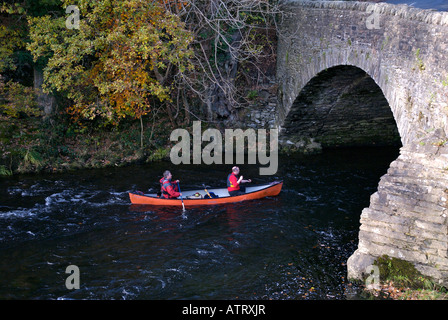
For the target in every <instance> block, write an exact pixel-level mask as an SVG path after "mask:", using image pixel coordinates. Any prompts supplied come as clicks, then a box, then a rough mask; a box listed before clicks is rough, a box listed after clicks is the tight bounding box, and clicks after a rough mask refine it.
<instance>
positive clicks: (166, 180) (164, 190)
mask: <svg viewBox="0 0 448 320" xmlns="http://www.w3.org/2000/svg"><path fill="white" fill-rule="evenodd" d="M172 177H173V176H172V174H171V172H169V171H168V170H166V171H165V172H164V173H163V178H162V179H160V192H161V196H160V197H162V198H166V199H176V198H177V197H179V196H181V195H182V193H180V192H179V189H178V183H179V180H176V181H173V183H174V185H173V183H172V182H171V179H172Z"/></svg>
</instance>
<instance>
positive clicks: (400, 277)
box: [365, 255, 448, 300]
mask: <svg viewBox="0 0 448 320" xmlns="http://www.w3.org/2000/svg"><path fill="white" fill-rule="evenodd" d="M373 264H374V265H376V266H378V268H379V274H380V287H379V289H369V290H367V289H365V293H366V294H367V299H393V300H448V290H447V288H445V287H443V286H440V285H439V284H437V283H435V282H434V281H433V280H432V279H430V278H428V277H425V276H423V275H422V274H421V273H420V272H419V271H418V270H417V269H416V268H415V266H414V265H413V264H412V263H410V262H408V261H404V260H401V259H397V258H393V257H392V258H391V257H389V256H387V255H383V256H381V257H379V258H377V259H376V260H375V261H374V263H373Z"/></svg>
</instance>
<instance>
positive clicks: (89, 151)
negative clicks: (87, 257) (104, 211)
mask: <svg viewBox="0 0 448 320" xmlns="http://www.w3.org/2000/svg"><path fill="white" fill-rule="evenodd" d="M163 124H164V121H163V119H162V120H161V121H160V124H159V125H156V126H152V125H149V124H148V127H147V128H145V131H144V137H143V138H144V141H145V145H144V147H143V148H142V147H141V127H140V123H139V122H137V121H128V122H123V124H121V125H120V126H119V127H113V128H101V129H94V128H89V127H81V126H77V125H74V124H72V123H70V122H69V121H67V120H65V119H56V120H53V121H51V122H49V121H47V122H45V121H43V120H42V119H41V118H33V117H28V118H22V119H17V118H6V117H0V128H1V129H0V154H1V157H0V175H3V176H7V175H12V174H15V173H29V172H62V171H70V170H77V169H81V168H103V167H109V166H124V165H128V164H130V163H137V162H145V161H147V162H151V161H157V160H161V159H163V158H164V157H167V155H169V153H168V152H167V151H166V150H168V148H169V143H170V142H169V136H168V135H169V130H166V128H164V126H163Z"/></svg>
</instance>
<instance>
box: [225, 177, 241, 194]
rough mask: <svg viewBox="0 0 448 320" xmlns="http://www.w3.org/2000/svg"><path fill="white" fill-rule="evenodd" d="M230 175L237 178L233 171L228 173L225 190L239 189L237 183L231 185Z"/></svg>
mask: <svg viewBox="0 0 448 320" xmlns="http://www.w3.org/2000/svg"><path fill="white" fill-rule="evenodd" d="M231 176H234V177H235V180H238V179H237V178H236V176H235V175H234V174H233V173H231V174H229V175H228V176H227V190H228V191H236V190H240V186H239V185H238V184H236V185H233V183H232V181H230V177H231Z"/></svg>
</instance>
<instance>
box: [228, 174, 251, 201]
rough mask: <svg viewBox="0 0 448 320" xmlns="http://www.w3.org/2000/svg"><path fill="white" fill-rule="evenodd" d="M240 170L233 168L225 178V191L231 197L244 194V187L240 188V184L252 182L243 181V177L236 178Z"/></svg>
mask: <svg viewBox="0 0 448 320" xmlns="http://www.w3.org/2000/svg"><path fill="white" fill-rule="evenodd" d="M239 173H240V168H238V167H233V168H232V173H231V174H229V175H228V176H227V191H228V192H229V195H231V196H239V195H241V194H245V193H246V187H245V186H240V184H241V183H246V182H252V180H250V179H248V180H243V176H240V177H239V178H238V174H239Z"/></svg>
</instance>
